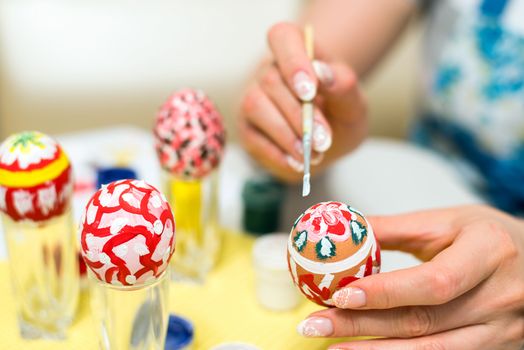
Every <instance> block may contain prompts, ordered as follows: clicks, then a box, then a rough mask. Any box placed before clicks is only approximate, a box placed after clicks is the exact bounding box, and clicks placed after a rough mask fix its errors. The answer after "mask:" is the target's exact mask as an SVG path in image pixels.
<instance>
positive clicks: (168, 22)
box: [0, 0, 420, 137]
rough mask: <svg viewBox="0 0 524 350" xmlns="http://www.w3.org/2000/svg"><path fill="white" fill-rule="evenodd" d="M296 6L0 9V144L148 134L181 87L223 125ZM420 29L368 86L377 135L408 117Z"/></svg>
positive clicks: (12, 0)
mask: <svg viewBox="0 0 524 350" xmlns="http://www.w3.org/2000/svg"><path fill="white" fill-rule="evenodd" d="M302 5H303V1H302V0H264V1H242V0H191V1H184V0H155V1H148V2H146V1H143V0H90V1H87V0H46V1H41V0H0V134H1V135H0V136H2V137H5V136H6V135H7V134H9V133H12V132H14V131H20V130H23V129H38V130H41V131H44V132H47V133H51V134H57V133H63V132H69V131H76V130H83V129H87V128H95V127H103V126H109V125H114V124H124V123H126V124H133V125H137V126H140V127H143V128H151V125H152V118H153V116H154V114H155V112H156V109H157V108H158V106H159V105H160V104H161V103H162V102H163V100H164V99H165V98H166V97H167V96H168V94H169V93H170V92H171V91H172V90H175V89H177V88H180V87H185V86H191V87H199V88H202V89H204V90H205V91H207V93H208V94H209V95H210V96H211V97H212V98H213V100H215V102H216V103H217V104H218V106H219V107H220V109H221V110H222V112H223V114H224V116H225V117H226V118H227V120H228V124H229V126H230V127H231V126H233V123H232V121H233V119H234V118H235V111H236V106H237V103H238V100H239V98H240V94H241V91H242V86H243V84H244V80H245V79H246V77H247V76H248V75H249V72H250V71H251V70H252V68H253V66H254V64H255V63H256V62H257V59H258V57H260V55H261V54H262V53H264V50H265V46H266V38H265V33H266V31H267V29H268V28H269V27H270V26H271V24H273V23H275V22H277V21H281V20H292V19H293V18H295V16H296V14H297V12H298V11H299V10H300V7H301V6H302ZM419 41H420V30H419V29H418V26H417V25H416V24H414V25H412V26H411V28H410V29H409V30H408V31H407V33H406V35H405V36H404V38H403V39H402V40H401V43H400V44H399V45H397V47H396V49H395V50H394V52H393V53H392V54H391V55H389V56H388V58H387V59H386V61H385V62H384V63H383V64H381V66H380V67H379V69H378V70H377V71H376V72H375V73H374V74H373V76H372V77H370V79H369V80H368V81H367V82H366V90H367V91H368V93H369V96H370V105H371V114H372V116H371V121H372V132H373V134H376V135H389V136H396V137H401V136H403V135H404V134H405V132H406V126H407V123H408V118H409V117H410V116H411V115H412V111H413V99H412V98H411V96H412V94H413V90H414V85H415V84H414V81H415V79H414V76H415V74H416V69H415V68H414V67H415V66H416V65H415V62H416V57H417V53H418V43H419Z"/></svg>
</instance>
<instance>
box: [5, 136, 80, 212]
mask: <svg viewBox="0 0 524 350" xmlns="http://www.w3.org/2000/svg"><path fill="white" fill-rule="evenodd" d="M72 194H73V175H72V171H71V165H70V164H69V160H68V158H67V156H66V154H65V153H64V151H63V150H62V148H61V147H60V145H59V144H58V143H57V142H56V141H55V140H53V139H52V138H50V137H49V136H47V135H44V134H42V133H39V132H36V131H26V132H21V133H19V134H14V135H11V136H10V137H8V138H7V139H6V140H5V141H4V142H3V143H2V145H0V210H1V211H2V212H4V213H5V214H7V215H8V216H9V217H11V219H13V220H15V221H21V220H29V221H37V222H40V221H44V220H48V219H50V218H53V217H55V216H58V215H61V214H63V213H64V212H65V211H66V210H67V209H68V208H69V205H70V203H71V197H72Z"/></svg>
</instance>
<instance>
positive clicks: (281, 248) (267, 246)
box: [253, 233, 289, 272]
mask: <svg viewBox="0 0 524 350" xmlns="http://www.w3.org/2000/svg"><path fill="white" fill-rule="evenodd" d="M288 240H289V234H287V233H271V234H268V235H265V236H263V237H260V238H257V239H256V240H255V244H254V245H253V261H254V263H255V265H256V266H259V267H263V268H267V269H271V270H284V271H286V272H287V242H288Z"/></svg>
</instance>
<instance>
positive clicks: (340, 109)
mask: <svg viewBox="0 0 524 350" xmlns="http://www.w3.org/2000/svg"><path fill="white" fill-rule="evenodd" d="M316 66H317V71H318V73H317V74H321V76H323V77H324V78H323V79H322V80H321V81H323V82H325V83H322V84H320V93H321V95H322V96H323V97H324V98H325V103H326V106H329V108H328V112H329V117H330V118H335V119H337V120H338V121H339V122H341V123H342V125H344V124H346V125H348V126H351V125H352V124H354V123H355V122H356V121H358V120H360V119H362V118H364V117H365V116H366V113H367V112H366V109H367V107H366V104H365V103H364V97H363V95H362V93H361V91H360V88H359V84H358V77H357V75H356V73H355V72H354V71H353V70H352V69H351V68H350V67H348V66H347V65H346V64H345V63H341V62H338V63H337V62H336V63H330V64H327V63H325V62H322V63H321V64H320V67H321V68H319V63H316ZM325 76H328V77H330V78H325Z"/></svg>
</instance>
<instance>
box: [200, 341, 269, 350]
mask: <svg viewBox="0 0 524 350" xmlns="http://www.w3.org/2000/svg"><path fill="white" fill-rule="evenodd" d="M210 350H260V349H259V348H257V347H256V346H254V345H251V344H246V343H239V342H233V343H223V344H219V345H217V346H215V347H213V348H211V349H210Z"/></svg>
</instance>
